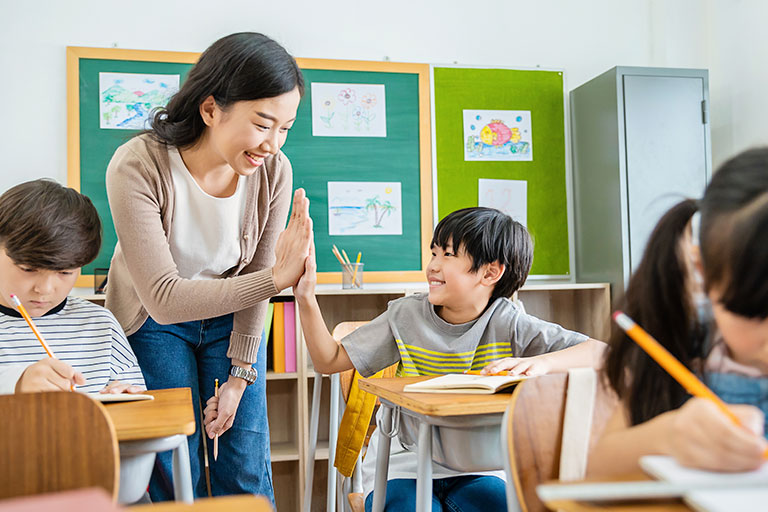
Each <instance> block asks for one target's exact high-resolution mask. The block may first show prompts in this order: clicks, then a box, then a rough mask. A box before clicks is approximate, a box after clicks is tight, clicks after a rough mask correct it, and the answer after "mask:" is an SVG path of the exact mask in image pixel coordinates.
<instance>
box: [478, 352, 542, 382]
mask: <svg viewBox="0 0 768 512" xmlns="http://www.w3.org/2000/svg"><path fill="white" fill-rule="evenodd" d="M543 355H546V354H543ZM502 371H508V372H509V374H510V375H527V376H529V377H536V376H538V375H545V374H547V373H549V372H550V371H552V368H551V367H550V365H549V363H548V362H547V358H546V357H542V356H533V357H505V358H503V359H497V360H496V361H492V362H490V363H488V365H486V367H485V368H483V370H482V372H483V374H492V373H498V372H502Z"/></svg>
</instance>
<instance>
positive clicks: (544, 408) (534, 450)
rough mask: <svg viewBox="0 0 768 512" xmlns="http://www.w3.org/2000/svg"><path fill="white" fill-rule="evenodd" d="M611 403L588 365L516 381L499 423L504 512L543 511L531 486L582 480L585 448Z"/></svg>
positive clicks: (610, 409)
mask: <svg viewBox="0 0 768 512" xmlns="http://www.w3.org/2000/svg"><path fill="white" fill-rule="evenodd" d="M617 404H618V399H617V398H616V396H615V395H614V394H613V392H612V391H611V390H610V389H609V388H608V387H607V385H606V383H605V382H604V380H603V379H602V378H598V374H597V373H595V371H594V370H592V369H591V368H578V369H574V370H571V371H569V372H568V374H565V373H559V374H550V375H544V376H541V377H537V378H535V379H529V380H525V381H523V382H521V383H520V384H519V385H518V386H517V387H516V389H515V390H514V392H513V393H512V398H511V400H510V403H509V406H508V407H507V411H506V412H505V414H504V420H503V423H502V442H503V443H504V448H505V450H506V451H507V453H508V457H507V460H506V461H505V462H506V468H505V469H506V473H507V507H508V509H509V511H510V512H512V511H521V512H544V511H546V510H548V509H547V508H546V506H545V505H544V503H543V502H542V501H541V500H540V499H539V497H538V496H537V495H536V486H537V485H539V484H541V483H544V482H546V481H549V480H557V479H560V480H576V479H581V478H583V477H584V472H585V470H586V463H587V455H588V453H589V450H590V449H591V448H592V447H593V446H594V445H595V443H596V442H597V440H598V439H599V438H600V435H601V434H602V432H603V430H604V429H605V426H606V424H607V423H608V420H609V419H610V417H611V415H612V414H613V411H614V408H615V407H616V405H617Z"/></svg>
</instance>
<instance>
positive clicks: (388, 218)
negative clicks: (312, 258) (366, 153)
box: [328, 181, 403, 236]
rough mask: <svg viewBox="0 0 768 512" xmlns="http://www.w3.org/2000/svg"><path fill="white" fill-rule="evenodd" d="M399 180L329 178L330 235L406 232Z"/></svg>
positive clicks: (398, 233) (396, 233)
mask: <svg viewBox="0 0 768 512" xmlns="http://www.w3.org/2000/svg"><path fill="white" fill-rule="evenodd" d="M400 188H401V187H400V183H399V182H373V181H329V182H328V234H329V235H331V236H337V235H402V234H403V214H402V211H403V207H402V197H401V193H400Z"/></svg>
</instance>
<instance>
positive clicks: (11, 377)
mask: <svg viewBox="0 0 768 512" xmlns="http://www.w3.org/2000/svg"><path fill="white" fill-rule="evenodd" d="M29 366H30V365H28V364H7V365H2V366H0V395H12V394H14V393H15V392H16V383H17V382H18V381H19V379H20V378H21V374H22V373H24V370H26V369H27V368H28V367H29Z"/></svg>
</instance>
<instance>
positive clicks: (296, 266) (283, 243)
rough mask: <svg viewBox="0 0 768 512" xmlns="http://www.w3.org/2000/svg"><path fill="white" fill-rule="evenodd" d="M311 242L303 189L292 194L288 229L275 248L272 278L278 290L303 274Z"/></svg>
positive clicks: (310, 226)
mask: <svg viewBox="0 0 768 512" xmlns="http://www.w3.org/2000/svg"><path fill="white" fill-rule="evenodd" d="M311 240H312V219H311V218H310V216H309V199H307V195H306V193H305V192H304V189H303V188H298V189H296V192H294V194H293V208H292V209H291V218H290V219H289V221H288V227H286V228H285V231H283V232H282V233H280V236H279V237H278V238H277V245H276V246H275V266H274V267H272V277H273V278H274V280H275V286H276V287H277V289H278V290H283V289H285V288H288V287H289V286H293V285H295V284H296V283H298V282H299V278H300V277H301V275H302V274H303V273H304V262H305V261H306V259H307V256H308V255H309V245H310V242H311Z"/></svg>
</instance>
